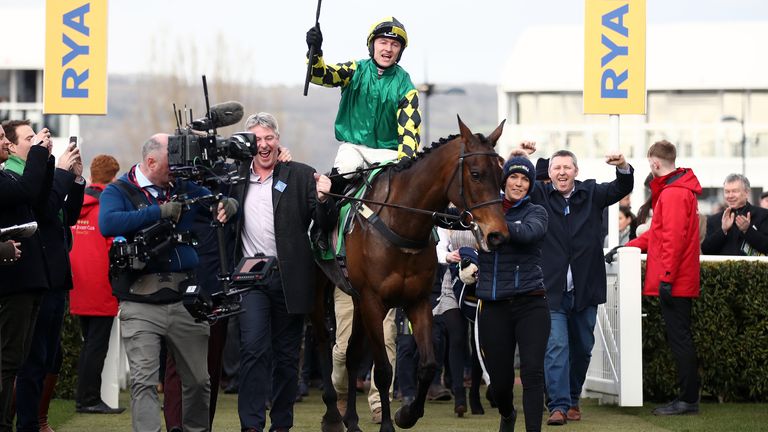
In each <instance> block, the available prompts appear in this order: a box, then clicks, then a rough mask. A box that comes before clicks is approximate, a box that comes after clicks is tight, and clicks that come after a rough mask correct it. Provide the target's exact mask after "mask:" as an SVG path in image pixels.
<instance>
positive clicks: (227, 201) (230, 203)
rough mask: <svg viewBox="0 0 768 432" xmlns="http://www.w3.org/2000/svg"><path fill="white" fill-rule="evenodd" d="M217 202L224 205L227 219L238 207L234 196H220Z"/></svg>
mask: <svg viewBox="0 0 768 432" xmlns="http://www.w3.org/2000/svg"><path fill="white" fill-rule="evenodd" d="M219 202H220V203H221V204H222V205H223V206H224V214H225V215H227V220H229V219H231V218H232V216H234V215H235V213H237V209H238V207H240V205H239V204H238V202H237V200H236V199H234V198H222V200H221V201H219Z"/></svg>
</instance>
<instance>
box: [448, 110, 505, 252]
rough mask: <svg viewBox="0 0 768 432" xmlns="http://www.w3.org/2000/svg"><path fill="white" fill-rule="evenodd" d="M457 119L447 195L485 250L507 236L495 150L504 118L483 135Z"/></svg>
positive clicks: (498, 244) (499, 158)
mask: <svg viewBox="0 0 768 432" xmlns="http://www.w3.org/2000/svg"><path fill="white" fill-rule="evenodd" d="M457 117H458V116H457ZM458 120H459V131H460V132H461V134H460V136H459V137H458V140H460V141H461V143H460V147H461V148H460V150H459V165H458V167H457V172H458V175H456V176H454V179H453V181H452V182H451V184H450V187H449V190H448V198H449V199H450V200H451V202H453V203H454V204H455V205H456V207H458V208H459V209H460V210H463V211H464V213H463V218H464V221H465V222H466V223H467V224H468V225H470V226H471V228H472V231H473V232H474V234H475V238H476V239H477V243H478V246H480V248H481V249H483V250H485V251H488V250H490V249H495V248H496V247H498V246H500V245H501V244H502V243H503V242H504V241H505V240H506V239H507V237H508V236H509V231H508V230H507V223H506V220H505V219H504V209H503V208H502V206H501V199H500V193H501V184H500V182H501V163H502V159H501V157H499V155H498V154H497V153H496V151H495V150H494V146H495V145H496V141H498V140H499V137H500V136H501V132H502V130H503V128H504V121H502V122H501V124H499V126H498V127H497V128H496V130H494V131H493V132H492V133H491V134H490V135H489V136H488V137H487V138H486V137H483V136H482V135H475V134H473V133H472V131H470V130H469V128H468V127H467V126H466V125H465V124H464V122H462V121H461V118H458Z"/></svg>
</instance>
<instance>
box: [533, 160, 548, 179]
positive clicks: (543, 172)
mask: <svg viewBox="0 0 768 432" xmlns="http://www.w3.org/2000/svg"><path fill="white" fill-rule="evenodd" d="M536 180H549V158H539V160H537V161H536Z"/></svg>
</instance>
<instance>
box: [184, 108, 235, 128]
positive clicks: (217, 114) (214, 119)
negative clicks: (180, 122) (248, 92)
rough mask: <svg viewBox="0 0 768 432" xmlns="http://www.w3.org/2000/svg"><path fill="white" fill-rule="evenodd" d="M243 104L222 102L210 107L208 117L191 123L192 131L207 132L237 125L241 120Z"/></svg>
mask: <svg viewBox="0 0 768 432" xmlns="http://www.w3.org/2000/svg"><path fill="white" fill-rule="evenodd" d="M243 109H244V108H243V104H241V103H240V102H237V101H229V102H222V103H220V104H216V105H214V106H212V107H211V111H210V113H209V116H208V117H203V118H201V119H197V120H193V121H192V129H194V130H198V131H208V130H211V129H218V128H220V127H225V126H231V125H233V124H237V123H238V122H240V120H242V119H243Z"/></svg>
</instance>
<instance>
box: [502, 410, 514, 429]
mask: <svg viewBox="0 0 768 432" xmlns="http://www.w3.org/2000/svg"><path fill="white" fill-rule="evenodd" d="M515 420H517V411H515V410H512V414H510V415H509V417H503V416H502V417H501V421H499V432H515Z"/></svg>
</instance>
